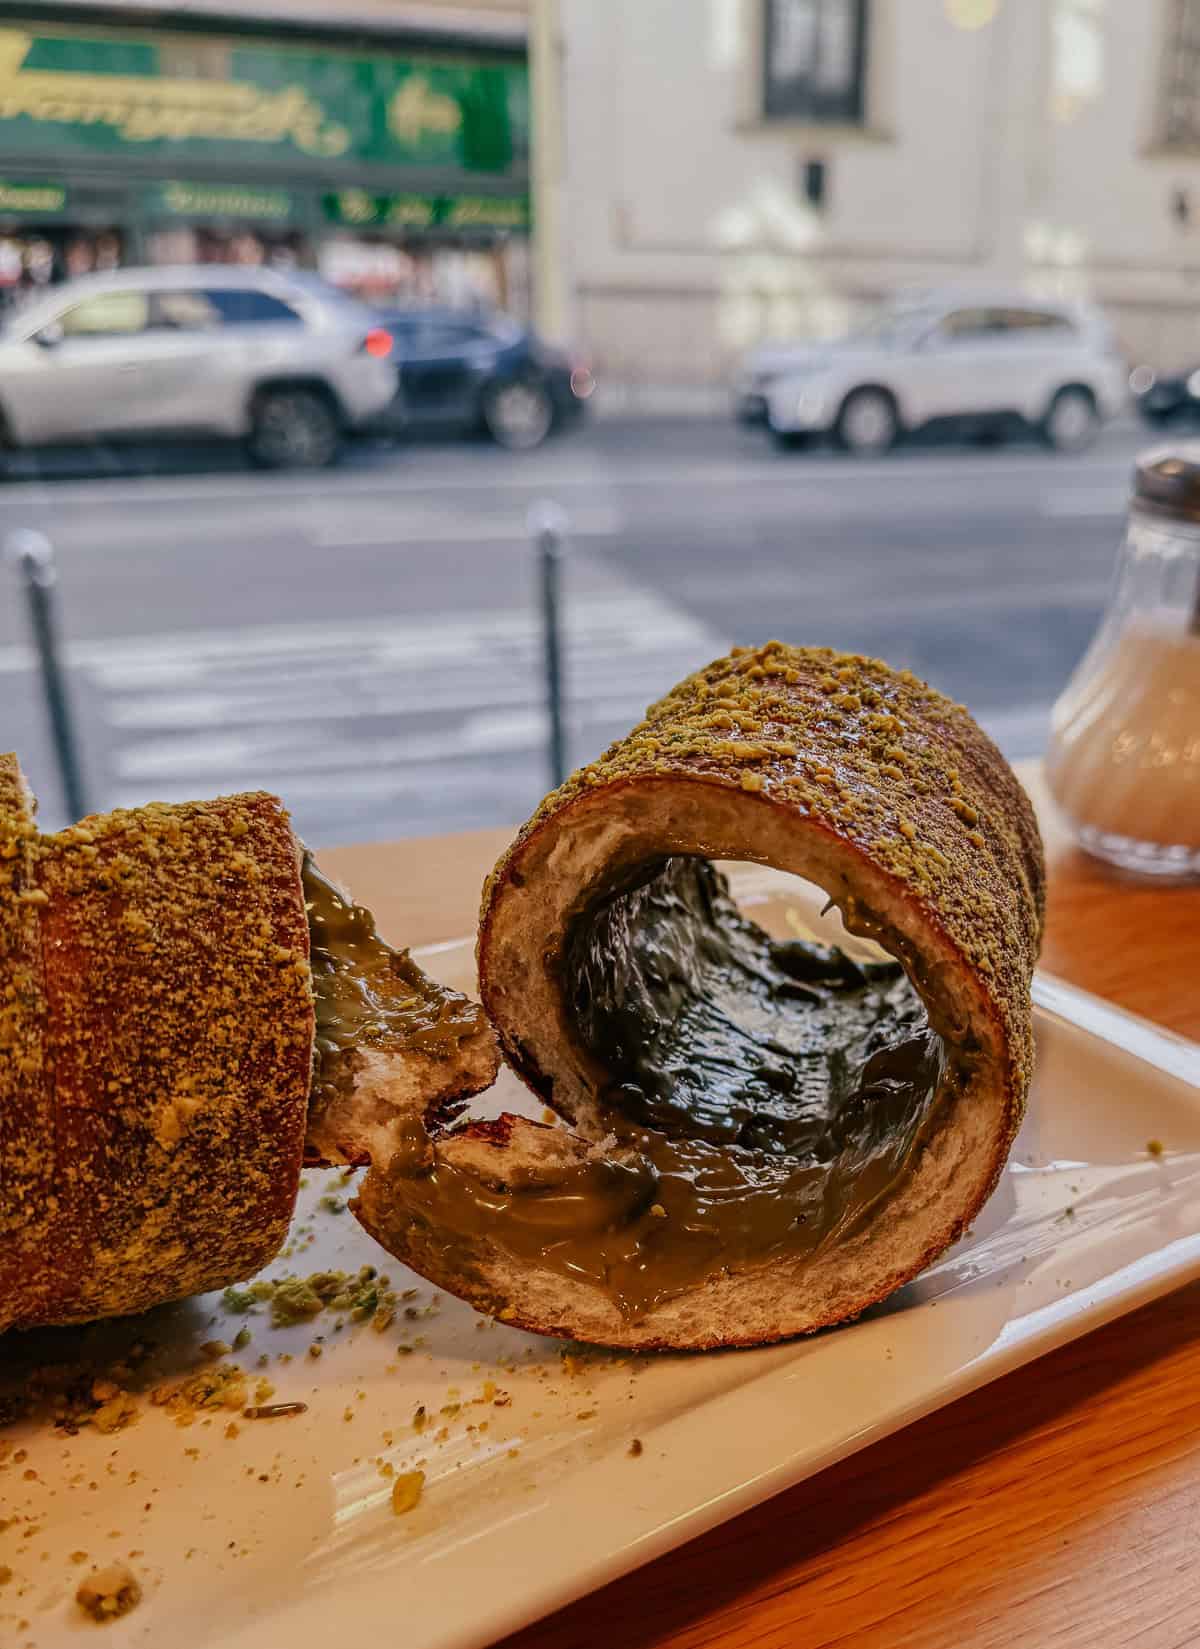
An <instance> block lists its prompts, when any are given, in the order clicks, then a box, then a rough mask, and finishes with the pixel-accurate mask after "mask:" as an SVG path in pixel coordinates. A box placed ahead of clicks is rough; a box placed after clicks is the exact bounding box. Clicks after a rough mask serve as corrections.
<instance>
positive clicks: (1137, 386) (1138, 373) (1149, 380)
mask: <svg viewBox="0 0 1200 1649" xmlns="http://www.w3.org/2000/svg"><path fill="white" fill-rule="evenodd" d="M1154 381H1155V379H1154V369H1153V368H1152V367H1148V366H1135V367H1134V369H1133V371H1132V372H1131V373H1130V374H1129V387H1130V389H1131V390H1132V391H1133V393H1134V394H1135V395H1145V393H1146V391H1147V390H1150V389H1153V388H1154Z"/></svg>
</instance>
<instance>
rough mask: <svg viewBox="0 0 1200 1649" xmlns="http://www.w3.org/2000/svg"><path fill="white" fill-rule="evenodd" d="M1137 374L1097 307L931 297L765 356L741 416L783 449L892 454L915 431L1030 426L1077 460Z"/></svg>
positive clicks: (749, 382) (742, 394) (753, 372)
mask: <svg viewBox="0 0 1200 1649" xmlns="http://www.w3.org/2000/svg"><path fill="white" fill-rule="evenodd" d="M1127 396H1128V369H1127V367H1126V365H1125V362H1124V361H1123V360H1122V359H1121V355H1120V352H1119V350H1118V349H1117V348H1116V345H1115V343H1114V341H1113V338H1112V334H1111V333H1110V331H1109V328H1108V326H1107V324H1106V322H1105V320H1104V318H1103V316H1102V315H1101V314H1100V312H1099V311H1098V310H1096V309H1094V308H1092V307H1091V306H1089V305H1085V304H1075V303H1054V302H1047V303H1042V302H1038V301H1034V300H1032V299H1029V298H1026V297H1019V296H1011V295H1005V296H1002V297H998V298H991V297H989V298H987V299H984V300H981V299H980V298H978V297H972V298H970V299H967V300H964V299H963V298H962V296H961V295H960V296H959V297H957V298H954V297H950V296H941V297H939V296H938V295H936V294H933V295H928V296H925V297H922V298H920V299H914V300H913V301H911V302H904V303H896V304H894V305H891V306H889V307H887V308H886V309H884V310H882V311H881V312H880V313H879V315H878V316H877V317H876V319H875V320H874V321H873V322H872V323H871V324H870V325H868V326H866V327H864V328H863V329H862V330H861V331H859V332H854V333H851V334H850V335H849V336H847V337H845V338H843V339H839V340H837V341H836V342H834V343H831V344H825V345H821V346H812V347H807V348H801V347H796V348H794V349H780V348H778V347H776V348H774V349H770V350H763V351H760V352H759V353H758V354H757V355H756V356H752V357H751V358H750V359H749V361H748V362H747V363H746V369H745V371H744V374H743V377H742V380H741V382H740V384H739V393H738V411H739V414H740V415H741V416H742V417H753V416H755V415H758V416H763V415H764V414H765V419H766V422H767V424H768V425H769V426H770V428H771V430H772V431H773V432H774V433H775V435H776V436H777V437H779V438H780V440H781V441H783V442H785V443H786V442H790V441H793V440H795V439H798V438H800V437H802V436H807V435H814V434H829V435H832V436H833V437H834V439H835V440H836V441H837V443H838V445H839V446H841V447H843V448H845V449H846V450H847V451H849V452H855V453H864V454H870V453H880V452H885V451H886V450H887V449H888V448H889V447H890V446H891V445H892V444H893V443H894V442H895V440H896V438H897V437H898V436H899V435H900V434H901V433H902V432H903V431H905V430H911V429H917V428H919V427H920V426H922V425H925V424H931V423H934V422H939V421H942V420H954V421H956V422H960V423H964V424H966V425H968V426H969V427H971V428H975V429H981V430H982V429H999V428H1001V427H1003V425H1004V424H1005V423H1006V422H1012V421H1015V420H1020V421H1021V422H1022V423H1024V424H1025V425H1027V426H1032V427H1033V428H1034V429H1036V430H1038V431H1039V432H1040V433H1041V434H1042V435H1043V436H1044V437H1045V439H1046V440H1047V441H1048V442H1049V443H1050V444H1051V446H1053V447H1056V448H1058V449H1060V450H1062V451H1066V452H1078V451H1081V450H1082V449H1083V448H1084V447H1086V446H1087V445H1088V444H1089V443H1090V442H1091V441H1092V440H1093V439H1094V438H1095V435H1096V433H1097V431H1098V429H1099V428H1100V425H1101V423H1102V422H1103V421H1104V419H1106V418H1110V417H1112V416H1114V415H1115V414H1116V413H1117V412H1119V411H1120V410H1121V408H1122V407H1123V406H1125V404H1126V401H1127Z"/></svg>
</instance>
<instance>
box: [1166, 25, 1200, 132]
mask: <svg viewBox="0 0 1200 1649" xmlns="http://www.w3.org/2000/svg"><path fill="white" fill-rule="evenodd" d="M1164 45H1165V52H1164V56H1163V63H1162V78H1161V87H1160V95H1161V136H1162V141H1163V142H1164V143H1165V144H1166V145H1167V146H1168V147H1169V148H1172V149H1187V150H1197V149H1200V3H1198V0H1171V5H1170V6H1169V8H1168V13H1167V30H1166V38H1165V42H1164Z"/></svg>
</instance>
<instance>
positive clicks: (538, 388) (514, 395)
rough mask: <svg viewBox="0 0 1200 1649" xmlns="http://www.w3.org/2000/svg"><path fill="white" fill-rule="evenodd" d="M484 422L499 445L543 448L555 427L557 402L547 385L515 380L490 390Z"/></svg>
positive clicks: (522, 449) (514, 449)
mask: <svg viewBox="0 0 1200 1649" xmlns="http://www.w3.org/2000/svg"><path fill="white" fill-rule="evenodd" d="M483 422H484V425H485V427H486V429H487V432H488V434H489V435H490V436H491V438H492V440H493V441H495V442H496V444H497V445H498V446H501V447H507V449H508V450H509V451H510V452H528V451H529V450H530V448H532V447H540V446H541V444H542V442H543V441H544V440H545V439H546V437H547V436H548V435H549V433H550V431H551V429H552V428H553V427H554V402H553V401H552V400H551V398H550V392H549V390H547V389H546V388H545V386H544V385H542V384H539V383H534V382H533V381H532V380H531V379H528V378H513V379H512V380H511V381H510V382H509V383H505V384H493V385H492V387H491V388H490V389H489V390H488V392H487V394H486V395H485V396H484V398H483Z"/></svg>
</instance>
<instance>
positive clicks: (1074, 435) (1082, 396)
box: [1042, 387, 1100, 452]
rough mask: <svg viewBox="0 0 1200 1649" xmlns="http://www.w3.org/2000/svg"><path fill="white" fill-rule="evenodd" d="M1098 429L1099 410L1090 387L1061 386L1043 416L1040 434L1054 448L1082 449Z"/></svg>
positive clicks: (1056, 449) (1087, 445) (1074, 450)
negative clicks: (1065, 387)
mask: <svg viewBox="0 0 1200 1649" xmlns="http://www.w3.org/2000/svg"><path fill="white" fill-rule="evenodd" d="M1099 430H1100V413H1099V410H1098V408H1097V406H1096V397H1095V396H1094V395H1093V394H1092V392H1091V390H1090V389H1083V388H1082V387H1079V388H1075V387H1072V388H1068V389H1060V390H1059V392H1058V394H1057V395H1056V396H1055V397H1054V399H1053V400H1052V401H1051V403H1050V407H1049V410H1048V411H1047V413H1046V416H1045V417H1044V418H1043V419H1042V435H1043V436H1044V437H1045V439H1046V440H1047V441H1048V442H1049V444H1050V445H1051V446H1052V447H1053V448H1054V450H1055V452H1083V451H1084V449H1085V448H1086V447H1090V446H1091V444H1092V442H1093V441H1094V440H1095V439H1096V436H1097V434H1098V433H1099Z"/></svg>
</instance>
